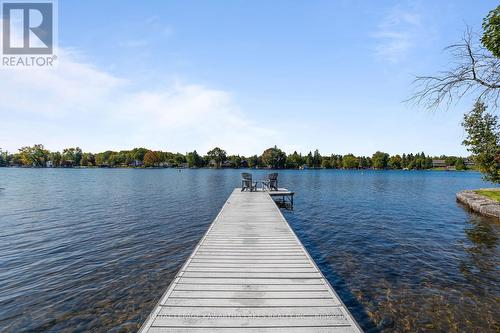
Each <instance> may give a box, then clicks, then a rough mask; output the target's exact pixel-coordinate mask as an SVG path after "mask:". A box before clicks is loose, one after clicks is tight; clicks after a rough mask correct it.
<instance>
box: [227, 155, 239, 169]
mask: <svg viewBox="0 0 500 333" xmlns="http://www.w3.org/2000/svg"><path fill="white" fill-rule="evenodd" d="M228 160H229V164H230V165H231V168H239V167H240V166H241V157H240V155H231V156H229V157H228Z"/></svg>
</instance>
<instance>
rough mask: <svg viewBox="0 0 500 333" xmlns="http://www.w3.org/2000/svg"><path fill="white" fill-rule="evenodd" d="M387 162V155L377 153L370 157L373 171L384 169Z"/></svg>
mask: <svg viewBox="0 0 500 333" xmlns="http://www.w3.org/2000/svg"><path fill="white" fill-rule="evenodd" d="M388 162H389V154H387V153H384V152H381V151H377V152H376V153H375V154H373V156H372V166H373V167H374V168H375V169H386V168H387V164H388Z"/></svg>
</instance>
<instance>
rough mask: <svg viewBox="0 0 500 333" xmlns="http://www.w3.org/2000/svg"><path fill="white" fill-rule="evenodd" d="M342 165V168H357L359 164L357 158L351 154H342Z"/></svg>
mask: <svg viewBox="0 0 500 333" xmlns="http://www.w3.org/2000/svg"><path fill="white" fill-rule="evenodd" d="M342 166H343V167H344V169H357V168H358V166H359V160H358V158H357V157H356V156H354V155H353V154H347V155H344V157H343V158H342Z"/></svg>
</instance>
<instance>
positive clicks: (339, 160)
mask: <svg viewBox="0 0 500 333" xmlns="http://www.w3.org/2000/svg"><path fill="white" fill-rule="evenodd" d="M436 159H439V161H440V166H441V167H446V166H448V167H455V169H457V170H464V169H466V165H465V163H464V158H462V157H457V156H439V157H431V156H427V155H425V154H424V153H417V154H402V155H399V154H398V155H392V156H391V155H389V154H387V153H384V152H380V151H377V152H376V153H374V154H373V155H372V156H355V155H353V154H347V155H336V154H331V155H327V156H322V155H321V154H320V152H319V151H318V150H317V149H316V150H315V151H314V152H309V153H308V154H306V155H302V154H300V153H297V152H293V153H292V154H289V155H287V154H286V153H285V152H283V151H282V150H281V149H279V148H277V147H276V146H274V147H272V148H269V149H266V150H265V151H264V152H263V153H262V154H261V155H260V156H257V155H253V156H240V155H227V153H226V152H225V151H224V150H223V149H221V148H219V147H216V148H214V149H212V150H210V151H208V152H207V153H206V154H205V155H200V154H198V152H197V151H196V150H195V151H193V152H189V153H186V154H181V153H171V152H164V151H157V150H149V149H146V148H134V149H132V150H121V151H111V150H108V151H105V152H101V153H96V154H93V153H89V152H83V151H82V150H81V149H80V148H78V147H76V148H66V149H64V150H63V151H62V152H58V151H55V152H51V151H49V150H47V149H45V148H44V146H43V145H41V144H37V145H34V146H32V147H22V148H21V149H19V151H18V152H17V153H14V154H10V153H8V152H6V151H2V150H1V149H0V166H2V167H7V166H17V167H54V168H58V167H63V168H64V167H110V168H116V167H136V168H138V167H183V168H187V167H189V168H204V167H211V168H273V169H301V168H311V169H319V168H324V169H409V170H425V169H432V168H433V167H435V165H434V164H433V160H436ZM443 161H444V162H443ZM465 161H467V160H465ZM443 163H444V165H443Z"/></svg>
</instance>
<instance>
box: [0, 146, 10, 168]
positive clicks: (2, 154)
mask: <svg viewBox="0 0 500 333" xmlns="http://www.w3.org/2000/svg"><path fill="white" fill-rule="evenodd" d="M8 155H9V154H8V153H7V152H6V151H3V150H2V149H0V167H5V166H7V159H8Z"/></svg>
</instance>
